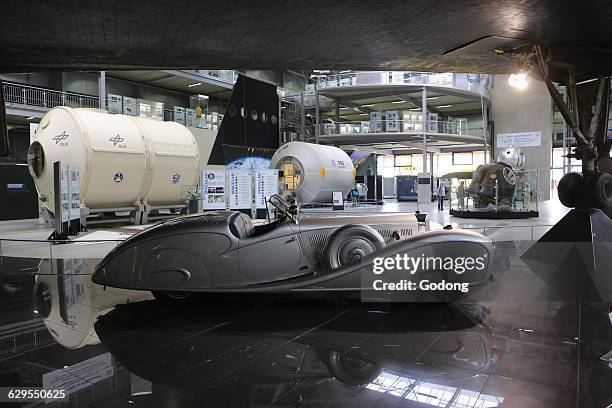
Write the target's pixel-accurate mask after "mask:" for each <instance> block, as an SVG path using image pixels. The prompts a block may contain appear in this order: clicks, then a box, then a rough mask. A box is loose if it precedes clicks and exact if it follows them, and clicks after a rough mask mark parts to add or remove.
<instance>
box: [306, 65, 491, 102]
mask: <svg viewBox="0 0 612 408" xmlns="http://www.w3.org/2000/svg"><path fill="white" fill-rule="evenodd" d="M317 83H318V87H319V88H330V87H343V86H362V85H431V86H439V87H447V88H456V89H462V90H466V91H470V92H476V93H479V94H481V95H482V96H484V97H486V98H488V97H489V87H490V81H489V76H488V75H486V74H467V73H433V72H413V71H358V72H355V71H353V72H345V73H341V74H332V75H327V76H320V77H319V78H318V79H317Z"/></svg>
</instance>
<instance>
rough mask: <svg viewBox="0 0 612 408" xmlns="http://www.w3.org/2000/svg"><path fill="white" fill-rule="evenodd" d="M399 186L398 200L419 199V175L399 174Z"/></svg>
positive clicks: (397, 190) (397, 189) (397, 191)
mask: <svg viewBox="0 0 612 408" xmlns="http://www.w3.org/2000/svg"><path fill="white" fill-rule="evenodd" d="M396 182H397V187H396V189H395V191H396V195H397V201H417V200H418V197H419V196H418V177H417V176H397V177H396Z"/></svg>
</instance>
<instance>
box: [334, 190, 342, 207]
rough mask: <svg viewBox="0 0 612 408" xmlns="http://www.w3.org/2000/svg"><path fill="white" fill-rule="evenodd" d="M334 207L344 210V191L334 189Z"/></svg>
mask: <svg viewBox="0 0 612 408" xmlns="http://www.w3.org/2000/svg"><path fill="white" fill-rule="evenodd" d="M332 200H333V201H332V209H333V210H334V211H335V210H344V196H343V194H342V191H334V192H332Z"/></svg>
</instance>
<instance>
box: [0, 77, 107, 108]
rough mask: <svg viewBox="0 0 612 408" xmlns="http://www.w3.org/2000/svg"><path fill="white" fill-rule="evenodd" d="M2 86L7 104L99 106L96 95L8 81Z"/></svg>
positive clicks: (52, 106) (74, 106) (40, 106)
mask: <svg viewBox="0 0 612 408" xmlns="http://www.w3.org/2000/svg"><path fill="white" fill-rule="evenodd" d="M3 86H4V98H5V101H6V104H7V105H8V106H10V105H26V106H36V107H39V108H49V109H51V108H54V107H56V106H70V107H72V108H98V107H99V106H100V101H99V99H98V97H97V96H90V95H82V94H77V93H71V92H63V91H56V90H53V89H45V88H39V87H36V86H30V85H22V84H15V83H10V82H5V83H4V84H3Z"/></svg>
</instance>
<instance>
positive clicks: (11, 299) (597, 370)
mask: <svg viewBox="0 0 612 408" xmlns="http://www.w3.org/2000/svg"><path fill="white" fill-rule="evenodd" d="M528 246H529V244H527V243H524V242H512V241H511V242H507V243H506V249H508V253H509V254H510V255H509V258H508V259H507V261H508V263H509V269H508V270H507V271H506V272H504V273H503V274H500V275H498V276H496V279H495V280H494V281H492V282H490V283H489V284H488V285H487V286H486V288H484V289H483V290H482V291H480V292H477V293H473V294H472V296H471V297H470V298H467V299H465V300H464V301H462V302H460V303H455V304H452V305H449V304H436V303H428V304H407V303H394V304H389V303H386V304H385V303H371V304H364V303H361V302H359V301H358V300H348V299H342V300H339V299H330V298H329V297H327V298H326V297H321V296H317V297H315V296H308V297H304V296H301V297H289V296H283V297H279V296H275V297H262V296H260V297H258V298H253V297H244V296H231V297H228V296H215V297H211V296H206V297H204V298H202V299H200V301H199V302H198V303H197V304H194V305H193V306H191V307H188V308H171V307H167V306H165V305H163V304H160V303H158V302H157V301H154V300H151V299H150V297H149V295H148V294H147V293H144V292H133V291H124V290H117V289H111V288H108V289H107V290H102V288H101V287H99V286H97V285H93V284H92V283H91V280H90V275H89V273H91V270H92V268H93V265H95V263H96V262H97V259H73V260H65V259H64V260H61V262H62V263H63V266H62V268H57V267H56V266H57V265H55V263H56V262H59V260H54V261H53V262H51V261H49V260H48V259H42V260H41V259H29V258H11V257H6V256H5V257H3V258H2V264H1V265H2V274H1V275H0V278H2V285H1V287H0V291H1V295H2V297H1V300H0V305H1V306H2V312H0V313H1V315H0V330H1V332H0V353H1V354H0V358H1V360H0V384H1V385H3V386H8V385H11V386H21V387H26V386H29V387H40V386H45V387H47V388H64V389H66V390H68V391H69V394H70V401H69V402H62V403H51V402H49V403H48V404H47V405H46V406H71V407H72V406H74V407H77V406H78V407H86V406H96V407H97V406H99V407H124V406H126V407H127V406H146V407H192V406H193V407H202V406H206V407H268V406H272V407H294V406H296V407H297V406H309V407H310V406H312V407H323V406H325V407H327V406H330V407H387V406H389V407H466V408H467V407H479V408H480V407H482V408H484V407H498V406H499V407H576V406H581V407H607V406H608V405H610V404H611V403H612V386H611V384H612V369H611V368H610V367H609V366H608V363H607V362H604V361H603V360H601V359H600V358H601V356H602V355H604V354H605V353H606V352H607V351H609V350H610V349H612V337H611V336H612V334H611V328H610V322H609V321H608V316H607V311H608V310H607V307H608V306H607V305H604V304H600V303H596V302H589V301H585V299H580V298H579V299H576V300H571V301H563V300H559V299H558V298H557V297H556V294H553V293H551V292H550V288H549V286H548V285H547V284H545V283H544V282H543V281H542V280H541V279H540V278H538V277H537V276H536V275H535V274H534V273H533V272H531V271H530V270H529V269H528V268H527V267H526V265H525V264H524V263H523V262H522V261H521V260H520V258H519V256H518V255H520V254H521V253H522V252H523V251H524V249H525V248H526V247H528ZM57 270H61V271H64V274H63V275H59V276H58V275H57V274H56V271H57ZM70 271H72V272H75V271H78V273H70ZM115 305H117V306H115ZM14 405H15V406H18V405H19V404H14ZM39 405H40V406H43V403H40V404H39ZM24 406H38V405H37V404H28V405H26V404H24Z"/></svg>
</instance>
